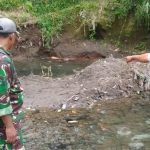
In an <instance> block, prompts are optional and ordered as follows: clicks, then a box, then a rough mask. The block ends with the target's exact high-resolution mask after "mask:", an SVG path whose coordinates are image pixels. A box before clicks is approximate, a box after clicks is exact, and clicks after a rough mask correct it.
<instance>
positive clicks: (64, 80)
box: [20, 57, 150, 108]
mask: <svg viewBox="0 0 150 150" xmlns="http://www.w3.org/2000/svg"><path fill="white" fill-rule="evenodd" d="M134 70H138V71H139V72H141V73H144V74H149V70H150V65H149V64H142V63H138V62H133V63H129V64H127V63H126V62H125V61H124V60H123V59H116V58H113V57H109V58H106V59H105V60H101V59H100V60H97V61H96V62H94V63H92V64H91V65H90V66H88V67H86V68H85V69H83V70H81V71H77V72H76V73H75V74H74V75H70V76H66V77H60V78H51V77H50V78H48V77H47V78H45V77H41V76H35V75H33V74H31V75H29V76H24V77H21V78H20V79H21V83H22V87H23V88H24V107H49V108H67V107H88V106H89V107H90V106H91V105H93V103H94V102H97V101H100V100H102V99H105V100H108V99H114V98H121V97H128V96H130V95H132V94H136V93H137V92H138V91H140V90H141V89H140V88H139V86H138V84H137V83H136V82H135V81H134V79H133V72H134Z"/></svg>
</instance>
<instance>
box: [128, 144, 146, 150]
mask: <svg viewBox="0 0 150 150" xmlns="http://www.w3.org/2000/svg"><path fill="white" fill-rule="evenodd" d="M129 148H130V150H145V146H144V143H129Z"/></svg>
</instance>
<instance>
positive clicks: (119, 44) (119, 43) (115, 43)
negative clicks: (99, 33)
mask: <svg viewBox="0 0 150 150" xmlns="http://www.w3.org/2000/svg"><path fill="white" fill-rule="evenodd" d="M110 42H111V43H112V44H114V45H115V46H116V47H123V45H122V44H121V42H120V41H119V40H113V39H111V40H110Z"/></svg>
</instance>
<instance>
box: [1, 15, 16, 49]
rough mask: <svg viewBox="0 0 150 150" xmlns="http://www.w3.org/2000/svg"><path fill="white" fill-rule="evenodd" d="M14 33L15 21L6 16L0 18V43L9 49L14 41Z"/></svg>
mask: <svg viewBox="0 0 150 150" xmlns="http://www.w3.org/2000/svg"><path fill="white" fill-rule="evenodd" d="M16 34H18V32H17V28H16V25H15V23H14V22H13V21H12V20H10V19H8V18H0V45H1V46H4V47H5V48H6V49H10V48H11V47H12V46H13V45H14V43H15V39H16Z"/></svg>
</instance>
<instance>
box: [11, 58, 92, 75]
mask: <svg viewBox="0 0 150 150" xmlns="http://www.w3.org/2000/svg"><path fill="white" fill-rule="evenodd" d="M92 62H93V61H91V60H84V61H62V60H52V59H35V60H28V61H27V60H26V61H15V62H14V64H15V67H16V70H17V73H18V75H19V76H28V75H29V74H31V73H33V74H34V75H44V74H46V76H47V73H48V68H49V67H51V72H52V76H53V77H60V76H64V75H70V74H74V73H75V71H80V70H82V69H84V68H85V67H86V66H88V65H90V64H91V63H92ZM42 71H43V72H42Z"/></svg>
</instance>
